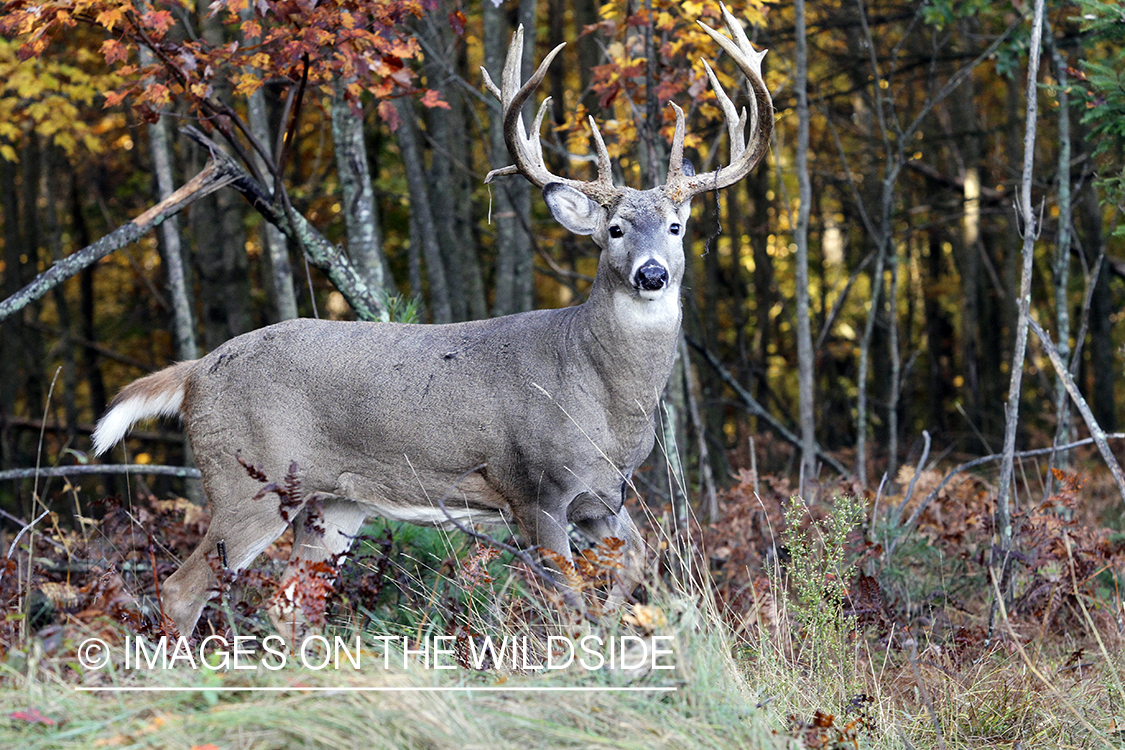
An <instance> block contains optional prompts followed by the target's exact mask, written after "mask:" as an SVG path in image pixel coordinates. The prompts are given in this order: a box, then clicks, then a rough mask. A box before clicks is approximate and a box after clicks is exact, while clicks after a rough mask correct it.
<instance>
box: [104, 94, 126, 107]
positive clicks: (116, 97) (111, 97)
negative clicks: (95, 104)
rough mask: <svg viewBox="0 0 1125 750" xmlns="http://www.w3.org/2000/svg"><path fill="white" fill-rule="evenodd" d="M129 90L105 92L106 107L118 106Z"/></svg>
mask: <svg viewBox="0 0 1125 750" xmlns="http://www.w3.org/2000/svg"><path fill="white" fill-rule="evenodd" d="M128 93H129V92H128V91H107V92H105V108H106V109H109V108H110V107H116V106H117V105H118V104H120V103H121V101H122V100H123V99H124V98H125V96H126V95H127V94H128Z"/></svg>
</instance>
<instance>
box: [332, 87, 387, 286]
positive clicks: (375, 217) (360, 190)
mask: <svg viewBox="0 0 1125 750" xmlns="http://www.w3.org/2000/svg"><path fill="white" fill-rule="evenodd" d="M357 106H359V105H357ZM332 143H333V146H334V147H335V150H336V173H337V175H339V178H340V192H341V199H342V201H343V214H344V221H345V224H346V225H347V230H348V257H349V258H351V260H352V263H353V264H354V265H355V267H356V271H358V272H359V275H360V276H361V277H362V278H363V280H364V281H365V282H367V286H368V288H369V289H370V290H371V292H372V293H373V294H376V295H378V294H383V293H385V292H384V290H385V288H386V280H385V279H384V276H383V269H384V268H385V267H386V259H385V258H384V257H383V234H382V230H381V229H380V227H379V212H378V205H377V204H376V203H375V190H374V188H372V186H371V168H370V166H369V164H368V162H367V148H366V145H365V140H364V134H363V116H362V113H361V112H356V111H353V110H352V108H351V106H349V104H348V102H347V101H346V100H345V99H344V82H342V81H337V82H336V96H335V97H333V99H332Z"/></svg>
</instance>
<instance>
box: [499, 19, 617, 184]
mask: <svg viewBox="0 0 1125 750" xmlns="http://www.w3.org/2000/svg"><path fill="white" fill-rule="evenodd" d="M565 46H566V44H565V43H563V44H560V45H558V46H557V47H555V48H554V49H553V50H551V51H550V52H549V53H547V55H546V57H544V58H543V62H541V63H540V64H539V67H538V68H537V69H536V71H535V74H534V75H532V76H531V78H529V79H528V80H527V83H525V84H523V86H520V70H521V68H522V67H523V25H522V24H521V25H520V26H519V27H518V28H517V29H516V32H515V34H513V35H512V43H511V45H509V47H508V56H507V58H506V59H505V61H504V70H503V73H502V75H501V78H500V87H499V88H497V86H496V84H495V83H493V81H492V78H491V77H490V76H489V75H488V71H487V70H485V69H484V68H483V67H482V68H481V73H483V74H484V86H485V88H486V89H488V91H489V92H490V93H491V94H492V95H493V96H495V97H496V98H497V99H499V100H500V108H501V112H502V115H503V118H504V142H505V143H506V144H507V146H508V152H509V154H511V156H512V159H514V160H515V162H516V163H515V164H513V165H511V166H507V167H502V168H500V169H494V170H492V171H491V172H489V173H488V174H487V175H486V176H485V178H484V181H485V183H488V182H491V181H492V179H493V178H495V177H500V176H502V175H510V174H522V175H523V176H524V177H526V178H527V180H528V181H529V182H531V183H532V184H533V185H535V186H536V187H540V188H542V187H545V186H546V185H547V184H548V183H551V182H561V183H563V184H565V185H569V186H571V187H573V188H575V189H577V190H580V191H581V192H583V193H585V194H586V195H588V196H589V197H590V198H592V199H594V200H596V201H598V202H599V203H601V204H602V205H608V204H609V203H611V202H612V201H613V200H614V199H615V198H616V197H617V195H618V194H619V193H620V192H621V191H620V189H619V188H615V187H614V186H613V180H612V172H611V169H610V162H609V152H608V151H607V150H606V147H605V142H604V141H603V140H602V134H601V132H599V130H598V126H597V124H596V123H594V121H593V118H591V120H590V124H591V127H592V128H593V134H594V141H595V144H596V145H597V149H598V178H597V179H596V180H594V181H593V182H583V181H581V180H570V179H567V178H565V177H557V176H556V175H554V174H552V173H551V172H550V171H549V170H548V169H547V166H546V164H545V163H544V161H543V144H542V142H541V141H540V140H539V133H540V128H541V127H542V125H543V118H544V116H545V115H546V113H547V108H548V106H549V105H550V102H551V98H550V97H547V98H546V99H544V100H543V103H542V104H541V105H539V111H538V112H537V113H536V115H535V121H534V125H533V129H532V131H531V132H530V133H528V132H527V131H526V129H525V128H524V124H523V118H522V117H521V116H520V110H522V109H523V105H524V104H525V103H526V102H527V100H528V99H529V98H530V97H531V95H532V93H533V92H534V91H535V89H536V88H537V87H538V86H539V83H540V82H541V81H542V80H543V77H544V76H546V75H547V68H548V67H550V65H551V61H553V60H554V59H555V55H557V54H558V53H559V51H560V50H561V49H562V48H563V47H565Z"/></svg>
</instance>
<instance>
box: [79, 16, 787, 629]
mask: <svg viewBox="0 0 1125 750" xmlns="http://www.w3.org/2000/svg"><path fill="white" fill-rule="evenodd" d="M722 12H723V16H724V20H725V22H726V26H727V29H728V30H729V31H730V34H731V35H732V36H733V38H734V41H731V40H730V39H728V38H726V37H724V36H722V35H720V34H718V33H717V32H715V31H714V30H712V29H710V28H708V27H707V26H705V25H703V24H700V25H701V26H703V28H704V29H705V30H706V31H707V33H708V34H710V36H711V37H712V38H713V39H714V40H715V41H716V42H717V43H718V44H720V45H721V46H722V47H723V49H725V50H726V51H727V53H728V54H730V55H731V56H732V57H733V58H734V59H735V61H736V62H737V63H738V66H739V67H740V68H741V69H742V71H743V73H744V74H745V75H746V78H747V79H748V80H749V82H750V88H751V90H752V96H751V101H752V103H753V106H752V107H751V122H750V131H751V132H750V137H749V138H748V139H747V137H746V135H745V131H746V127H747V114H746V110H745V109H743V110H742V113H741V116H739V114H738V112H737V111H736V109H735V107H734V105H733V103H732V102H731V101H730V99H729V98H728V97H727V95H726V94H725V93H724V92H723V90H722V87H721V86H720V85H719V83H718V81H717V79H716V78H715V75H714V73H712V72H711V69H710V67H708V68H707V71H708V75H709V76H710V79H711V84H712V86H713V88H714V89H715V92H716V94H717V97H718V100H719V103H720V105H721V106H722V109H723V111H724V114H725V117H726V119H727V128H728V131H729V136H730V143H731V147H730V150H731V155H730V156H731V158H730V164H729V165H728V166H725V167H721V168H719V169H717V170H716V171H714V172H710V173H707V174H699V175H696V174H693V173H692V170H691V168H690V165H686V166H687V167H688V168H687V169H685V163H684V161H683V141H684V116H683V112H682V111H681V110H680V108H679V107H676V118H677V119H676V129H675V136H674V139H673V142H672V149H671V164H670V167H669V170H668V179H667V182H666V184H665V185H663V186H662V187H657V188H653V189H651V190H645V191H637V190H632V189H630V188H627V187H616V186H614V185H613V183H612V180H611V175H610V160H609V156H608V154H607V152H606V148H605V144H604V143H603V142H602V138H601V135H600V134H599V132H598V130H597V127H596V125H595V126H594V128H593V135H594V140H595V143H596V146H597V151H598V176H597V178H596V179H595V180H593V181H592V182H581V181H577V180H570V179H566V178H562V177H556V176H555V175H553V174H551V173H550V172H549V171H547V168H546V166H545V165H544V162H543V154H542V148H541V145H540V142H539V136H538V133H539V128H540V124H541V122H542V120H543V115H544V113H545V112H546V110H547V102H546V101H545V102H544V103H543V106H542V107H541V108H540V109H539V112H538V115H537V116H536V118H535V126H534V130H533V131H532V133H531V134H530V135H528V134H527V132H526V130H525V128H524V123H523V120H522V118H521V116H520V110H521V109H522V108H523V106H524V103H525V102H526V101H527V99H528V97H530V96H531V94H532V92H533V90H534V89H535V87H536V86H537V85H538V83H539V82H540V81H541V80H542V78H543V77H544V75H545V74H546V72H547V66H548V65H549V64H550V62H551V60H552V59H553V58H554V56H555V55H556V54H557V53H558V51H559V49H561V47H562V45H560V46H559V47H557V48H555V49H554V50H553V51H552V52H551V53H550V54H549V55H548V56H547V58H546V59H545V60H544V61H543V63H542V65H540V66H539V69H538V70H537V71H536V72H535V75H534V76H532V78H531V79H530V80H529V81H528V82H527V83H526V84H525V85H523V86H522V87H521V86H520V81H519V79H520V72H519V71H520V63H521V60H520V58H521V53H522V49H523V42H522V36H523V33H522V29H521V30H519V31H517V32H516V34H515V38H514V39H513V41H512V44H511V47H510V49H509V51H508V59H507V62H506V64H505V66H504V73H503V77H502V81H501V83H502V85H501V87H500V88H497V87H496V86H495V84H493V82H492V81H491V80H490V79H489V78H488V76H487V73H486V74H485V84H486V86H487V87H488V89H489V91H491V92H492V93H493V94H494V95H496V96H497V97H498V98H499V99H500V101H501V107H502V110H503V117H504V133H505V138H506V141H507V145H508V149H509V151H510V152H511V155H512V158H513V159H514V160H515V164H514V165H513V166H510V167H505V168H504V169H499V170H495V171H494V172H492V173H490V174H489V176H488V179H491V178H492V177H494V176H497V175H509V174H517V173H518V174H522V175H523V176H524V177H526V178H527V179H528V180H530V181H531V182H532V183H534V184H535V185H536V186H538V187H540V188H542V190H543V198H544V200H546V202H547V205H548V206H549V207H550V209H551V213H552V214H553V215H554V217H555V219H557V220H558V221H559V223H561V224H562V225H563V226H564V227H566V228H567V229H569V230H570V231H572V232H575V233H577V234H584V235H590V236H591V237H593V240H594V242H595V243H597V245H598V247H599V248H601V258H600V261H599V263H598V270H597V274H596V278H595V279H594V283H593V287H592V288H591V290H590V297H589V299H588V300H587V301H586V302H585V303H584V304H581V305H578V306H576V307H568V308H565V309H560V310H540V311H536V312H528V313H521V314H518V315H509V316H507V317H502V318H495V319H492V320H482V321H473V322H467V323H456V324H452V325H403V324H395V323H366V322H342V321H325V320H290V321H286V322H284V323H278V324H277V325H272V326H269V327H267V328H263V329H261V330H258V331H253V332H251V333H247V334H244V335H242V336H239V337H237V338H235V339H232V340H230V341H228V342H226V343H225V344H223V345H222V346H220V347H219V348H217V349H216V350H215V351H213V352H211V353H210V354H208V355H207V356H205V357H203V358H202V359H198V360H194V361H190V362H181V363H179V364H176V365H173V366H171V367H168V368H167V369H164V370H161V371H160V372H157V373H154V374H152V375H149V376H147V377H144V378H141V379H140V380H137V381H136V382H134V383H132V384H130V385H128V386H126V387H125V388H124V389H123V390H122V391H121V393H120V394H118V396H117V397H116V398H115V399H114V402H113V404H112V407H111V408H110V410H109V412H108V413H107V414H106V415H105V416H104V417H103V418H102V419H101V421H100V422H99V423H98V426H97V430H96V431H95V433H94V448H95V451H96V453H98V454H102V453H104V452H105V451H107V450H108V449H109V448H110V447H111V446H112V445H113V444H115V443H116V442H118V441H119V440H121V439H122V438H123V437H124V436H125V434H126V433H127V432H128V431H129V429H130V428H131V426H132V425H133V423H135V422H136V421H138V420H140V419H144V418H148V417H154V416H172V415H177V414H178V415H180V416H181V417H182V418H183V421H184V425H185V428H186V431H187V435H188V437H189V439H190V440H191V446H192V449H193V450H194V452H195V457H196V461H197V463H198V465H199V470H200V472H201V473H202V476H203V486H204V489H205V490H206V493H207V497H208V499H209V501H210V503H211V525H210V528H208V530H207V534H206V537H205V538H204V540H203V541H202V543H201V544H200V545H199V547H198V548H197V549H196V550H195V552H194V553H193V554H192V555H191V556H190V557H189V558H188V560H187V561H186V562H185V563H184V564H183V566H182V567H181V568H180V569H179V570H178V571H177V572H176V573H175V574H174V575H172V576H171V577H170V578H169V579H168V580H167V581H166V582H165V583H164V585H163V591H162V598H163V607H164V611H165V613H166V614H167V615H168V616H169V617H170V618H171V619H172V621H173V622H174V623H175V625H176V627H177V628H178V629H179V632H180V633H181V634H182V635H190V634H191V632H192V631H193V630H194V628H195V625H196V621H197V620H198V618H199V614H200V612H201V611H202V609H203V606H204V604H205V603H206V602H207V600H208V599H209V598H211V597H212V596H214V595H215V593H216V579H215V575H214V573H213V572H212V568H211V565H210V564H209V563H208V559H207V558H208V555H213V554H216V553H217V552H223V553H224V554H223V555H222V556H223V558H224V564H225V565H227V566H228V568H230V569H234V570H237V569H240V568H242V567H244V566H246V565H247V564H249V563H250V562H251V561H252V560H253V559H254V558H255V556H257V555H258V554H259V553H260V552H262V550H264V549H265V548H266V547H267V546H268V545H269V544H270V543H271V542H273V541H274V540H275V539H277V538H278V536H280V535H281V533H282V532H283V531H284V530H285V528H286V525H287V524H286V520H285V519H283V518H282V515H281V514H280V513H279V500H278V498H277V496H275V495H272V494H269V495H265V496H264V497H260V498H259V499H257V500H252V498H254V497H255V495H256V494H258V491H259V489H261V486H262V484H261V482H260V481H259V480H258V479H255V478H254V477H251V476H249V475H248V471H247V469H246V468H245V467H244V465H243V464H245V465H250V466H254V467H257V469H259V470H260V471H261V472H262V473H264V475H265V476H268V477H269V478H270V479H272V480H274V481H278V482H280V481H281V479H282V478H283V477H284V476H285V475H286V473H287V472H288V471H289V467H290V465H291V463H294V462H295V464H296V466H297V467H298V468H299V472H300V488H301V492H302V497H301V501H302V503H307V502H308V501H309V500H310V499H311V498H313V497H316V498H317V499H318V500H319V501H320V503H319V504H318V505H319V506H320V507H321V508H322V509H323V526H324V529H325V530H324V533H323V534H321V533H319V532H318V531H313V530H310V529H309V528H307V525H306V524H305V523H303V522H302V521H303V520H304V516H305V515H306V514H308V513H309V508H308V507H305V508H303V509H300V505H298V507H297V508H294V509H293V510H292V512H294V513H296V512H297V510H298V509H300V512H299V513H298V514H297V515H296V522H295V523H294V528H295V534H296V536H295V540H294V543H293V553H292V558H291V559H290V562H289V567H288V568H287V570H286V573H285V575H284V577H283V580H282V584H281V587H282V588H281V590H283V591H284V590H285V587H286V585H287V584H286V581H288V580H291V579H292V577H293V576H295V575H296V574H297V572H298V570H299V566H300V564H301V561H324V560H329V559H333V558H336V557H338V556H342V555H343V554H344V553H345V552H347V550H348V548H349V546H350V545H351V542H352V539H353V537H354V536H355V534H356V533H357V532H358V530H359V528H360V525H361V524H362V523H363V520H364V519H365V518H366V517H367V516H369V515H381V516H385V517H387V518H391V519H397V520H405V521H412V522H415V523H422V524H444V523H447V522H448V517H447V516H446V514H445V512H443V510H442V509H441V508H440V507H439V504H438V501H439V499H441V498H444V504H445V506H446V508H447V509H448V512H449V514H450V515H451V516H452V517H453V518H456V519H458V520H460V521H468V522H471V523H478V522H510V521H514V522H515V524H516V525H517V526H518V527H519V530H520V532H521V533H522V536H523V538H524V540H525V542H526V543H527V544H530V545H537V546H539V547H542V548H547V549H550V550H553V551H554V552H555V553H557V554H558V555H561V556H562V557H563V558H565V559H567V560H570V559H572V558H571V552H570V541H569V538H568V535H567V524H568V523H573V524H574V525H575V526H576V527H577V528H578V529H580V530H581V531H582V532H584V533H585V534H586V535H588V536H589V537H591V538H592V539H594V540H600V539H605V538H610V537H616V538H618V539H621V540H623V541H624V542H625V554H626V560H627V565H626V570H625V571H624V573H623V574H622V575H621V580H620V581H619V582H618V584H617V587H616V589H615V592H614V596H615V597H617V598H619V597H620V595H621V593H622V592H627V591H629V590H631V589H632V586H633V585H634V584H635V583H636V582H637V581H638V580H639V573H640V570H641V567H642V565H643V561H644V544H643V541H642V539H641V536H640V534H639V533H638V531H637V527H636V526H635V525H634V523H633V521H632V519H631V518H630V517H629V513H628V511H627V510H626V508H625V506H624V504H623V503H624V497H625V488H626V486H627V485H628V484H629V482H630V477H631V475H632V473H633V471H634V470H635V469H636V468H637V466H638V465H640V463H641V462H642V461H644V460H645V458H646V457H647V456H648V454H649V452H650V450H651V449H652V446H653V440H654V423H653V418H654V413H655V411H656V408H657V405H658V402H659V399H660V395H661V391H662V390H663V388H664V385H665V383H666V382H667V380H668V377H669V374H670V372H671V369H672V363H673V359H674V357H675V353H676V349H677V338H678V335H679V329H680V281H681V278H682V277H683V271H684V251H683V237H684V224H685V223H686V222H687V219H688V215H689V213H690V206H689V203H690V201H691V198H692V196H694V195H695V194H697V193H701V192H704V191H707V190H717V189H720V188H724V187H727V186H729V185H732V184H734V183H735V182H737V181H739V180H741V179H742V178H743V177H745V176H746V174H747V173H748V172H749V171H750V170H751V169H752V168H753V167H754V166H755V165H756V164H757V163H758V162H759V161H760V160H761V158H762V156H763V155H764V154H765V152H766V149H767V147H768V144H769V136H770V132H771V130H772V127H773V105H772V102H771V99H770V95H769V92H768V91H767V90H766V87H765V84H764V82H763V81H762V76H761V58H762V56H763V55H764V54H765V53H764V52H761V53H759V52H756V51H755V50H754V49H753V47H751V45H750V42H749V41H748V40H747V38H746V35H745V33H744V32H743V30H742V27H741V26H740V25H739V23H738V21H736V20H735V18H734V17H733V16H732V15H731V14H730V13H729V12H728V11H727V10H726V8H723V11H722ZM673 106H675V105H673ZM591 124H593V121H592V120H591ZM474 467H476V468H475V470H474ZM271 616H272V618H273V620H274V623H275V625H276V626H277V627H278V629H279V630H281V631H282V633H283V634H285V633H293V632H294V631H293V630H292V629H291V628H293V627H295V626H296V625H297V623H295V622H293V619H294V618H298V617H299V615H297V614H295V613H294V610H293V607H292V606H291V605H290V606H288V607H285V606H281V605H277V606H275V609H274V611H273V612H271Z"/></svg>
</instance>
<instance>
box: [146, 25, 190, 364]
mask: <svg viewBox="0 0 1125 750" xmlns="http://www.w3.org/2000/svg"><path fill="white" fill-rule="evenodd" d="M141 49H142V50H144V48H143V47H142V48H141ZM141 57H142V59H143V58H144V57H147V55H145V54H142V56H141ZM148 142H149V150H150V152H151V155H152V171H153V174H154V176H155V177H156V185H155V188H156V189H155V190H154V192H155V193H156V195H155V198H156V202H157V203H159V202H160V201H162V200H164V199H165V198H167V197H168V196H169V195H171V194H172V193H174V192H175V191H176V187H175V182H174V180H173V177H172V147H171V143H170V139H169V138H168V123H167V120H165V119H164V118H163V117H161V118H160V120H159V121H158V122H155V123H153V124H151V125H149V126H148ZM181 236H182V235H181V234H180V222H179V221H178V220H177V217H175V216H171V217H169V218H168V219H167V220H166V221H165V222H164V223H162V224H161V225H160V238H161V240H162V242H161V247H162V249H163V251H164V253H163V256H162V260H163V261H164V268H165V271H166V273H167V284H168V298H169V300H170V301H171V303H172V331H173V338H174V340H175V342H176V357H177V358H178V359H180V360H181V361H182V360H186V359H195V358H197V357H198V356H199V347H198V345H197V344H196V340H195V318H194V316H193V315H192V311H191V299H190V297H189V296H188V280H187V271H186V268H185V266H184V249H183V243H182V242H181Z"/></svg>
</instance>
